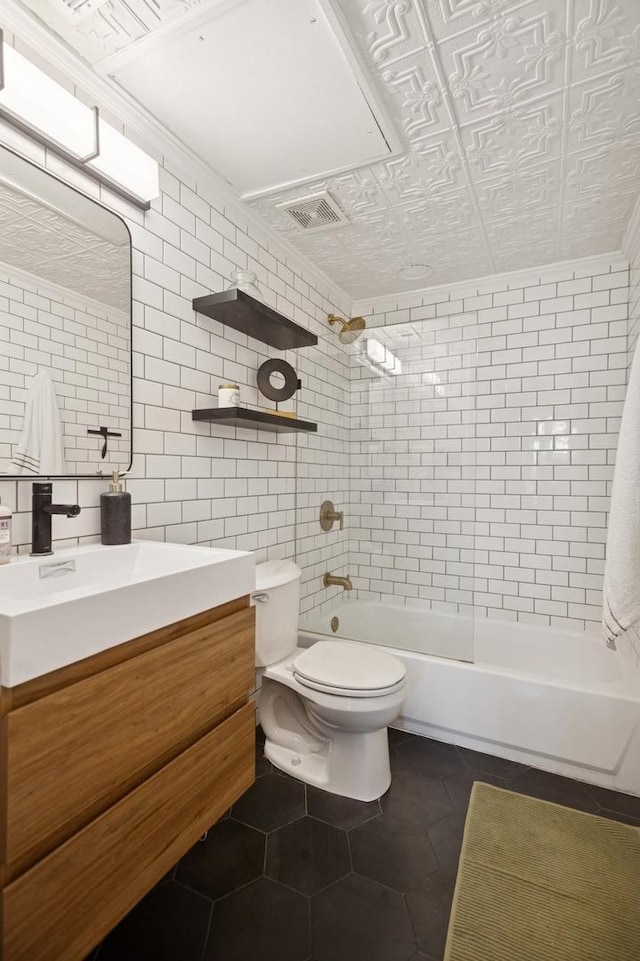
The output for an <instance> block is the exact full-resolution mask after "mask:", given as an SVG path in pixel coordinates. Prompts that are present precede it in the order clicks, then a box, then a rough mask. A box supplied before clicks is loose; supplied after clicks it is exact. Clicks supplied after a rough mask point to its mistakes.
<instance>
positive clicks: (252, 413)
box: [191, 407, 318, 434]
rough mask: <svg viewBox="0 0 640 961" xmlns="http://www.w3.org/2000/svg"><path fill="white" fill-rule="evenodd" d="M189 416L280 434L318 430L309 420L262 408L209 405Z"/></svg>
mask: <svg viewBox="0 0 640 961" xmlns="http://www.w3.org/2000/svg"><path fill="white" fill-rule="evenodd" d="M191 416H192V418H193V420H207V421H210V422H211V423H213V424H224V425H225V426H227V427H246V428H249V429H251V430H270V431H274V432H275V433H281V434H292V433H294V431H298V430H306V431H308V432H309V433H313V432H315V431H317V430H318V425H317V424H313V423H312V422H311V421H309V420H298V419H297V418H296V417H283V416H282V414H267V413H266V412H265V411H262V410H247V408H246V407H210V408H208V409H206V410H194V411H193V412H192V415H191Z"/></svg>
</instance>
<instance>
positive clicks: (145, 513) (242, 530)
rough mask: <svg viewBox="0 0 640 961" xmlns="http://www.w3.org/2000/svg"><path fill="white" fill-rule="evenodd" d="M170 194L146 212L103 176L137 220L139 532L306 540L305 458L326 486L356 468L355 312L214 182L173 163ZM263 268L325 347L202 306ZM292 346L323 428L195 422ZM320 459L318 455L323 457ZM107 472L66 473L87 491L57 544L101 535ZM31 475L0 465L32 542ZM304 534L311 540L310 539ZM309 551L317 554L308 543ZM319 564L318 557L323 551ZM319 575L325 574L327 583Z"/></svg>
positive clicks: (247, 543) (342, 559)
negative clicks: (262, 336) (352, 457)
mask: <svg viewBox="0 0 640 961" xmlns="http://www.w3.org/2000/svg"><path fill="white" fill-rule="evenodd" d="M6 132H7V135H6V137H5V135H4V134H5V131H4V130H3V140H5V141H9V140H10V139H11V138H13V139H14V140H17V141H19V142H17V143H16V148H17V149H19V150H20V151H21V152H22V153H26V154H27V155H28V156H30V157H31V158H32V159H34V160H35V161H36V162H37V163H39V164H41V165H42V166H49V167H51V168H52V169H55V170H56V171H60V169H61V162H60V160H59V159H56V158H55V157H52V156H50V155H47V154H46V152H45V151H44V150H43V149H41V148H40V147H37V146H34V145H33V144H31V143H30V142H29V141H28V140H27V139H26V138H24V139H23V138H21V135H19V134H16V133H15V132H13V131H11V130H10V128H6ZM62 172H63V174H64V176H65V178H66V179H68V180H69V181H70V182H72V183H77V184H78V186H80V187H81V188H82V189H86V190H87V192H88V193H90V194H93V195H95V193H96V191H95V184H93V183H92V182H91V181H90V180H88V179H87V178H85V177H84V176H83V175H82V173H80V172H78V171H76V170H75V169H72V168H64V169H63V170H62ZM161 187H162V194H161V197H160V198H159V199H158V200H157V201H154V203H153V206H152V209H151V210H149V211H148V212H146V213H143V212H141V211H139V210H137V209H135V208H133V207H131V206H130V205H129V204H127V203H126V202H124V201H123V200H121V199H120V198H118V197H117V196H115V195H111V194H110V193H109V192H108V190H106V189H102V191H101V194H100V196H101V199H102V200H103V202H104V203H105V204H106V205H107V206H109V207H111V208H112V209H114V210H115V211H116V212H118V213H120V214H121V215H122V216H123V217H124V219H125V220H126V222H127V225H128V227H129V229H130V231H131V235H132V242H133V374H134V379H133V399H134V407H133V418H134V442H133V445H134V451H135V454H134V460H133V469H132V471H131V474H130V475H129V477H128V478H127V481H126V486H127V489H128V490H129V491H130V493H131V495H132V498H133V534H134V537H139V538H152V539H157V540H170V541H177V542H183V543H198V544H205V545H212V546H216V547H228V548H234V549H239V550H252V551H256V552H257V560H258V561H260V560H266V559H267V558H280V557H289V558H292V557H294V555H295V551H296V465H297V451H298V450H299V451H300V457H299V461H300V468H299V473H300V477H301V479H304V478H305V477H307V478H308V480H306V481H304V483H303V487H305V488H306V487H308V484H313V483H315V482H316V480H317V478H316V480H314V478H315V477H316V470H317V471H318V472H321V477H322V483H323V484H324V485H326V489H327V491H330V492H336V491H337V492H338V493H339V494H341V492H343V491H345V490H346V488H347V482H348V450H347V441H348V419H347V412H346V405H347V403H348V384H349V366H348V357H347V355H346V353H345V350H344V348H342V347H341V346H340V345H339V344H338V342H337V339H336V337H335V335H334V333H333V332H332V331H331V330H330V329H329V327H328V325H327V323H326V315H327V313H329V312H335V313H345V312H346V311H348V304H347V303H346V301H345V300H344V299H343V300H341V299H340V296H339V294H337V293H336V292H335V290H334V288H332V286H331V284H330V283H329V282H328V281H326V280H325V279H323V277H322V275H314V274H313V273H312V272H311V271H309V270H308V269H306V268H305V267H303V266H301V265H300V264H299V263H298V262H297V261H296V259H295V258H294V257H292V256H291V255H290V254H289V253H288V252H286V251H284V250H283V249H281V248H279V247H278V244H277V243H276V242H275V241H274V239H273V238H271V237H270V236H269V235H268V234H267V233H266V232H264V233H262V232H260V230H258V229H256V228H255V227H253V226H250V225H249V224H248V223H246V222H244V220H243V217H242V213H241V212H240V211H237V210H235V211H234V210H232V209H230V208H229V207H228V205H227V201H226V200H225V198H224V197H223V196H222V195H221V194H219V192H217V191H216V188H215V185H214V184H213V183H212V182H208V181H205V182H203V183H202V184H200V183H198V184H196V183H194V182H193V181H192V180H189V178H188V177H185V176H184V175H182V176H180V177H179V176H177V175H175V174H174V173H173V172H172V169H171V167H170V165H169V164H168V163H165V166H164V168H163V169H162V170H161ZM236 267H240V268H243V269H245V268H246V269H249V270H253V271H255V273H256V274H257V276H258V284H259V286H260V288H261V290H262V293H263V295H264V299H265V301H266V302H267V303H269V304H270V305H271V306H273V307H275V308H276V309H278V310H279V311H281V312H282V313H283V314H285V315H286V316H288V317H290V318H292V319H293V320H295V321H296V322H297V323H299V324H301V325H302V326H303V327H305V328H308V329H310V330H312V331H313V332H314V333H316V334H317V335H318V336H319V338H320V339H319V344H318V346H317V347H313V348H304V349H302V350H299V351H289V352H286V353H284V354H283V353H281V352H279V351H276V350H273V349H271V348H268V347H266V346H265V345H264V344H262V343H260V342H259V341H256V340H253V339H249V338H247V337H246V336H244V335H242V334H238V333H236V332H235V331H233V330H231V329H230V328H225V327H223V326H222V325H221V324H219V323H218V322H216V321H212V320H210V319H208V318H206V317H204V316H203V315H200V314H196V313H195V312H194V311H193V309H192V306H191V300H192V298H193V297H194V296H199V295H202V294H207V293H210V292H215V291H220V290H223V289H224V287H225V286H226V285H227V284H228V277H229V274H230V272H231V271H232V270H233V269H234V268H236ZM270 356H281V357H284V358H285V359H286V360H288V361H289V362H290V363H291V364H292V365H293V366H294V367H295V368H296V369H297V370H298V371H299V372H300V377H301V379H302V391H301V392H300V393H299V394H297V395H296V398H297V400H295V401H294V402H293V403H292V404H290V405H289V406H290V407H291V408H294V407H295V405H296V404H297V409H298V412H299V414H300V416H302V417H304V418H305V419H308V420H312V421H317V422H318V424H319V428H318V433H317V435H309V436H306V435H305V436H302V435H297V434H294V433H292V434H273V433H268V432H265V431H256V430H244V429H238V430H236V429H235V428H232V427H222V426H218V427H213V426H211V425H210V424H208V423H202V422H199V423H195V422H194V421H193V420H192V418H191V411H192V409H194V408H202V407H215V406H217V389H218V385H219V383H221V382H236V383H238V384H239V385H240V392H241V400H242V403H243V404H245V405H249V406H261V407H268V406H271V405H270V403H269V402H268V401H267V400H266V399H265V398H262V397H259V395H258V391H257V385H256V371H257V368H258V366H259V365H260V364H261V363H262V361H264V360H265V359H267V358H268V357H270ZM314 465H317V467H316V466H314ZM106 487H107V480H106V478H105V479H102V480H96V481H94V480H77V481H74V480H56V481H55V482H54V495H55V499H56V500H61V501H65V502H78V503H79V504H80V505H81V507H82V513H81V514H80V515H79V516H78V517H77V518H73V519H67V518H64V517H55V518H54V519H53V533H54V540H55V543H56V546H57V547H59V548H61V547H64V546H73V545H75V544H77V543H89V542H93V541H96V540H98V539H99V531H100V518H99V495H100V493H101V492H102V491H103V490H105V489H106ZM30 494H31V485H30V483H29V482H27V481H16V480H12V479H9V478H3V479H0V497H1V498H2V502H3V503H6V504H8V505H9V506H10V507H11V508H12V509H13V510H14V512H15V516H14V534H13V536H14V544H15V546H16V547H17V548H18V549H19V550H20V551H27V550H28V549H29V545H30V542H31V528H30V522H31V516H30V507H31V505H30ZM332 544H333V546H332V549H331V558H332V564H333V565H334V567H335V568H336V569H337V570H342V571H344V570H346V561H347V556H348V534H347V532H346V531H345V532H344V534H342V535H340V537H339V538H335V539H334V541H333V542H332ZM304 546H305V545H304V544H303V547H304ZM300 561H301V563H302V564H303V565H305V566H307V562H308V558H307V557H306V556H305V554H304V553H302V554H301V556H300ZM310 568H311V570H313V565H310ZM317 586H318V585H316V587H317Z"/></svg>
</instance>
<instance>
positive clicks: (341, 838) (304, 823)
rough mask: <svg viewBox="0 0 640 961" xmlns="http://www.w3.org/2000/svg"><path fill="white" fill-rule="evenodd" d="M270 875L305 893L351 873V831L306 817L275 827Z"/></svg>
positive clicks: (269, 852)
mask: <svg viewBox="0 0 640 961" xmlns="http://www.w3.org/2000/svg"><path fill="white" fill-rule="evenodd" d="M266 865H267V866H266V872H265V873H266V875H267V877H270V878H273V880H274V881H280V882H282V884H286V885H288V886H289V887H291V888H295V890H296V891H300V892H301V893H302V894H315V893H316V892H317V891H321V890H322V889H323V888H326V887H328V885H330V884H333V882H334V881H338V880H339V879H340V878H342V877H344V876H345V875H347V874H349V872H350V871H351V863H350V859H349V845H348V843H347V835H346V833H345V832H344V831H341V830H340V829H339V828H335V827H333V826H332V825H331V824H325V822H324V821H316V819H315V818H311V817H305V818H300V819H299V820H298V821H294V822H293V824H287V825H286V826H285V827H283V828H279V830H277V831H272V833H271V834H270V835H269V837H268V841H267V861H266Z"/></svg>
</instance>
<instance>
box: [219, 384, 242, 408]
mask: <svg viewBox="0 0 640 961" xmlns="http://www.w3.org/2000/svg"><path fill="white" fill-rule="evenodd" d="M239 406H240V388H239V387H238V385H237V384H220V386H219V387H218V407H239Z"/></svg>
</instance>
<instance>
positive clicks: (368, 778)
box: [259, 677, 395, 801]
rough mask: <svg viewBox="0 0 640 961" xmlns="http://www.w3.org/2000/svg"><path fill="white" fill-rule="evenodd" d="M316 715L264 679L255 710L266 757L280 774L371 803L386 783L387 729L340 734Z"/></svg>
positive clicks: (314, 706)
mask: <svg viewBox="0 0 640 961" xmlns="http://www.w3.org/2000/svg"><path fill="white" fill-rule="evenodd" d="M317 711H318V705H317V704H312V703H310V702H308V701H303V700H302V699H301V698H300V697H299V696H298V694H297V693H296V692H295V691H293V690H291V688H289V687H286V686H284V685H282V684H280V683H278V682H276V681H273V680H271V679H270V678H266V677H265V678H264V680H263V684H262V690H261V693H260V709H259V713H260V720H261V723H262V728H263V730H264V733H265V739H266V740H265V746H264V753H265V756H266V757H267V758H268V760H269V761H271V763H272V764H274V765H275V766H276V767H277V768H279V769H280V770H281V771H286V773H287V774H290V775H291V776H292V777H295V778H297V779H298V780H299V781H304V782H305V783H306V784H313V785H314V786H315V787H319V788H322V790H323V791H329V792H330V793H331V794H338V795H340V796H341V797H349V798H353V799H354V800H356V801H375V800H376V799H377V798H379V797H380V796H381V795H382V794H384V793H385V791H387V790H388V788H389V785H390V784H391V770H390V766H389V743H388V738H387V728H386V727H379V728H378V727H376V729H375V730H373V731H372V730H368V731H362V730H359V731H345V730H344V729H343V728H341V727H338V726H336V725H334V724H332V723H331V722H329V721H327V720H326V719H325V718H322V717H319V716H318V713H317ZM337 716H338V717H340V716H341V713H340V709H338V711H337ZM394 717H395V713H394ZM380 718H381V720H382V718H383V715H382V714H381V715H380ZM384 720H386V717H385V718H384ZM384 720H382V723H384Z"/></svg>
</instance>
